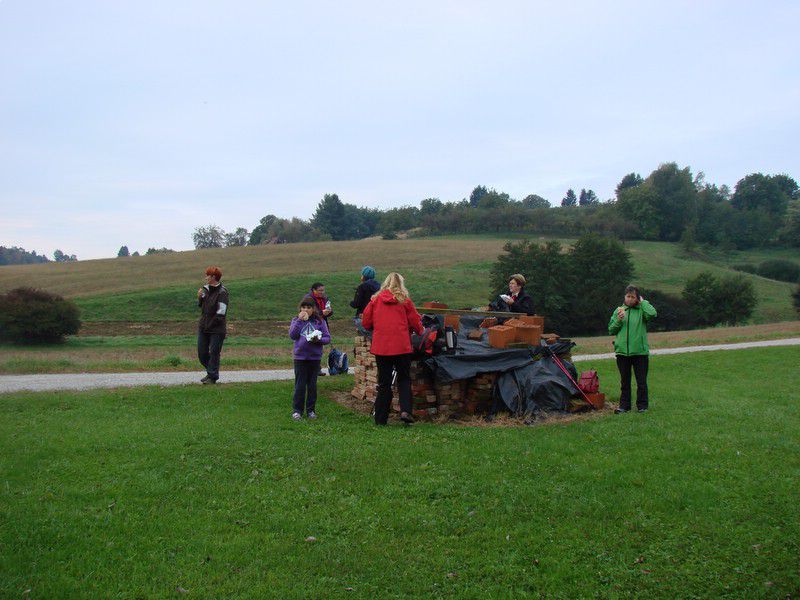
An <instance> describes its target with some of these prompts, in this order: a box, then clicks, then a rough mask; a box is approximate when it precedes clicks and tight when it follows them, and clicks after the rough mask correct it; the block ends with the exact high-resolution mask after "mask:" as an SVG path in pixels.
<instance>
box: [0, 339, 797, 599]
mask: <svg viewBox="0 0 800 600" xmlns="http://www.w3.org/2000/svg"><path fill="white" fill-rule="evenodd" d="M798 361H800V350H798V349H796V348H774V349H764V350H755V351H753V350H745V351H737V352H725V353H722V352H720V353H707V354H704V355H693V356H668V357H656V358H654V359H653V361H652V363H651V365H652V366H651V375H650V389H651V410H650V412H649V413H648V414H646V415H640V414H637V413H634V414H627V415H621V416H615V415H608V416H601V417H598V418H593V419H584V420H580V421H577V422H574V423H570V424H557V425H546V426H535V427H529V428H526V427H513V428H508V427H506V428H504V427H498V426H490V427H463V426H456V425H436V424H418V425H414V426H413V427H411V428H409V429H404V428H401V427H400V426H398V425H395V424H392V425H390V426H389V427H387V428H381V429H378V428H376V427H375V426H374V425H372V424H371V423H370V420H369V418H368V417H366V416H363V415H360V414H355V413H353V412H350V411H349V410H346V409H345V408H343V407H341V406H339V405H337V404H335V403H333V402H332V401H331V397H332V395H333V394H335V393H340V392H346V391H347V390H348V389H349V387H350V386H351V385H352V378H350V377H341V378H330V377H327V378H323V379H322V380H321V394H322V398H321V400H320V403H319V405H318V409H319V413H320V416H321V418H320V419H319V420H318V421H315V422H309V421H302V422H297V423H296V422H293V421H292V420H291V418H290V416H289V413H290V396H291V382H275V383H266V384H246V385H226V386H216V387H212V388H211V389H209V387H208V386H200V385H194V386H183V387H177V388H158V387H149V388H141V389H122V390H113V391H106V390H102V391H100V390H99V391H93V392H86V393H53V392H51V393H46V394H29V393H26V394H10V395H2V396H0V481H1V482H2V485H0V515H2V519H1V520H0V522H2V526H0V548H1V549H2V551H1V552H0V597H3V598H27V597H31V598H63V597H66V598H73V597H91V598H170V597H182V598H183V597H185V598H231V599H233V598H359V599H361V598H363V599H372V598H410V597H420V598H523V597H530V598H542V597H547V598H551V597H552V598H594V597H602V598H789V597H795V596H796V595H797V591H798V590H800V572H798V568H797V566H798V556H800V546H798V540H800V520H798V518H797V514H796V510H795V507H796V503H797V498H798V495H800V487H799V484H798V472H800V405H799V404H798V402H797V401H796V397H797V393H796V392H797V389H798V387H800V372H799V371H798V369H797V368H796V366H797V364H798ZM591 366H593V367H596V368H597V370H598V372H599V374H600V381H601V386H602V388H603V389H604V390H605V391H607V392H608V393H609V394H610V395H611V398H612V400H616V398H617V396H618V393H617V389H618V375H617V370H616V368H615V366H614V363H613V361H610V360H607V361H599V362H598V363H597V364H596V365H595V364H592V365H591ZM765 373H767V374H769V373H774V374H775V376H774V377H770V376H765V375H764V374H765ZM179 588H180V590H182V591H179Z"/></svg>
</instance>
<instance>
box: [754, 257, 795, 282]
mask: <svg viewBox="0 0 800 600" xmlns="http://www.w3.org/2000/svg"><path fill="white" fill-rule="evenodd" d="M758 274H759V275H761V276H762V277H766V278H767V279H777V280H778V281H788V282H789V283H797V282H798V281H800V265H798V264H797V263H794V262H792V261H790V260H785V259H782V258H776V259H774V260H765V261H764V262H763V263H761V265H759V267H758Z"/></svg>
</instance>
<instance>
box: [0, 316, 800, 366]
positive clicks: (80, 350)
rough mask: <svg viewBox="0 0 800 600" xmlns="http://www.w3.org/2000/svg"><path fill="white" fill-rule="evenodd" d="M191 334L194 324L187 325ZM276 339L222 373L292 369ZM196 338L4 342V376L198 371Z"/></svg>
mask: <svg viewBox="0 0 800 600" xmlns="http://www.w3.org/2000/svg"><path fill="white" fill-rule="evenodd" d="M186 325H187V326H186V329H188V330H189V331H191V330H193V329H194V327H193V324H186ZM270 328H271V329H275V330H280V333H278V334H277V335H274V334H273V335H271V336H268V335H238V334H233V335H230V336H229V337H228V339H227V341H226V342H225V345H224V347H223V353H222V368H223V370H238V369H274V368H287V367H290V366H291V365H292V345H291V344H290V342H289V339H288V337H287V336H286V330H287V324H286V323H284V324H282V325H278V324H275V323H272V324H270ZM331 329H332V334H333V341H334V344H336V345H337V346H338V347H339V348H342V349H344V350H345V351H348V348H350V347H352V339H353V335H354V330H353V327H352V326H351V324H349V323H347V322H344V321H333V322H332V324H331ZM790 337H800V321H786V322H781V323H769V324H766V325H749V326H742V327H714V328H711V329H696V330H692V331H670V332H657V333H651V334H649V341H650V347H651V348H654V349H655V348H677V347H681V346H697V345H707V344H723V343H736V342H750V341H757V340H775V339H783V338H790ZM574 341H575V342H576V343H577V344H578V345H577V346H576V348H575V351H574V352H575V353H576V354H600V353H605V352H609V351H611V346H610V343H611V342H610V341H611V337H610V336H598V337H582V338H575V339H574ZM195 347H196V338H195V336H194V335H160V336H159V335H109V336H73V337H70V338H69V339H68V340H67V341H66V342H65V343H64V344H56V345H45V346H41V345H30V346H18V345H12V344H5V345H2V344H0V374H22V373H91V372H95V373H102V372H124V371H196V370H198V369H199V366H198V362H197V353H196V350H195Z"/></svg>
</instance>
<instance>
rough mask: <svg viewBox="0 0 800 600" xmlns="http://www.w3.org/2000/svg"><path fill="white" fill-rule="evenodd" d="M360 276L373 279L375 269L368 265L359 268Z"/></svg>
mask: <svg viewBox="0 0 800 600" xmlns="http://www.w3.org/2000/svg"><path fill="white" fill-rule="evenodd" d="M361 276H362V277H363V278H364V279H375V269H373V268H372V267H369V266H367V267H364V268H363V269H361Z"/></svg>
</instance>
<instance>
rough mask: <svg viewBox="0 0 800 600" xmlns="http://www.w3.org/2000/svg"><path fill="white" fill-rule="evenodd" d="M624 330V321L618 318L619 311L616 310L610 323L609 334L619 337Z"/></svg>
mask: <svg viewBox="0 0 800 600" xmlns="http://www.w3.org/2000/svg"><path fill="white" fill-rule="evenodd" d="M620 329H622V321H621V320H620V319H618V318H617V309H616V308H615V309H614V312H613V313H611V320H610V321H609V322H608V333H609V335H617V334H618V333H619V330H620Z"/></svg>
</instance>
